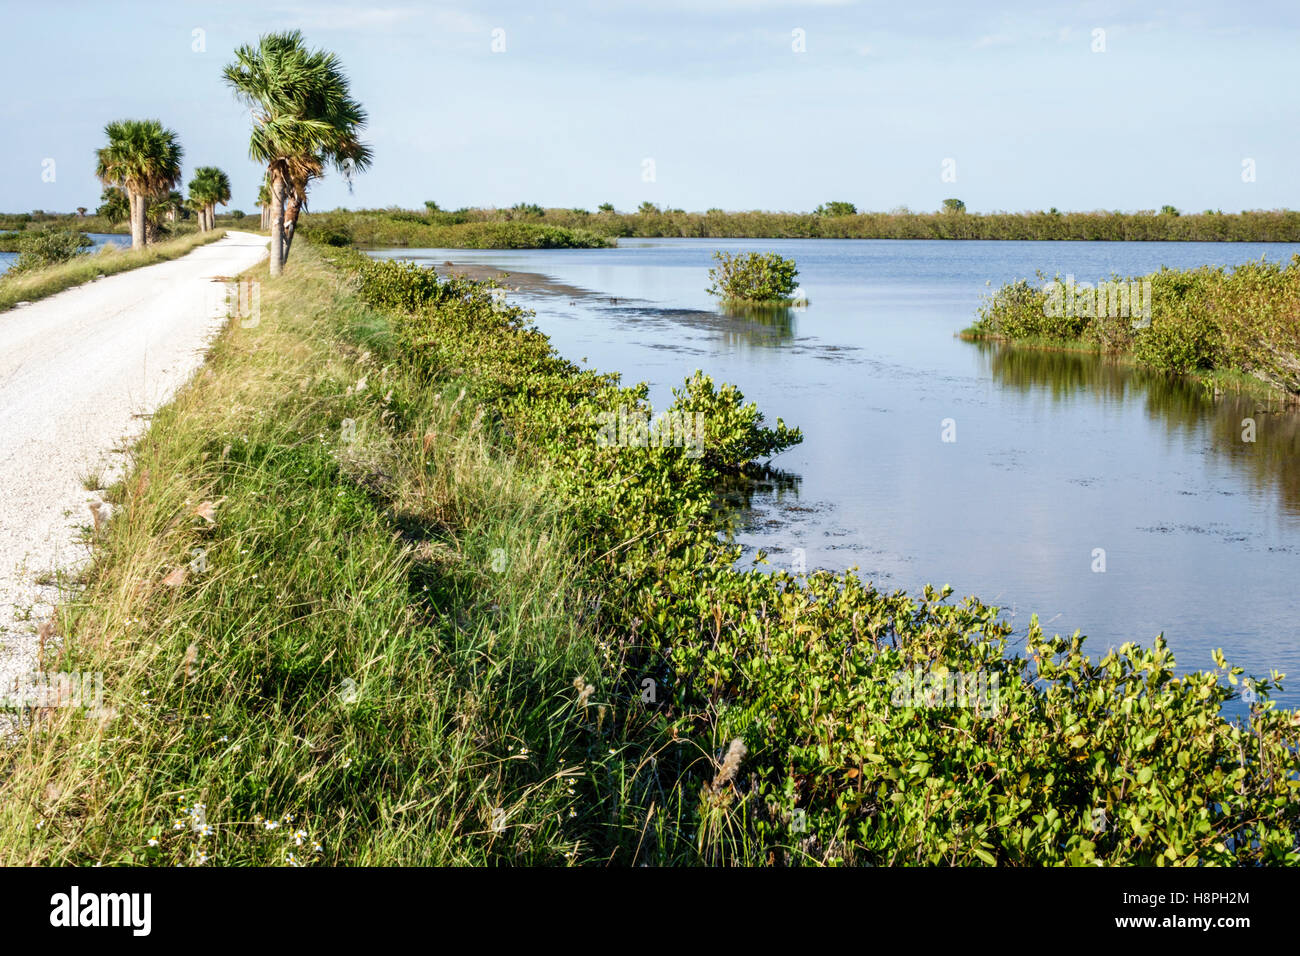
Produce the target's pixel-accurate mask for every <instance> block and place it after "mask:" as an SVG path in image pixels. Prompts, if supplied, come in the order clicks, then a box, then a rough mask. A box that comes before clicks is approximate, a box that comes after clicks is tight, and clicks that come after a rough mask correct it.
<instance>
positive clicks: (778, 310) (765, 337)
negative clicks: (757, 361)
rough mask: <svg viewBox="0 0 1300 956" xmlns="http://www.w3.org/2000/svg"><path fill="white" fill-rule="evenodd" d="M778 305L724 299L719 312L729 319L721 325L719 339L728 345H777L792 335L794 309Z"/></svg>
mask: <svg viewBox="0 0 1300 956" xmlns="http://www.w3.org/2000/svg"><path fill="white" fill-rule="evenodd" d="M796 311H803V309H802V308H801V309H798V310H796V309H793V308H790V307H789V306H781V305H758V304H754V303H746V304H743V305H742V304H740V303H736V302H724V303H722V304H721V305H720V306H719V307H718V312H719V313H720V314H721V315H722V316H723V317H725V318H726V319H730V320H731V321H730V322H728V323H726V324H725V325H724V326H723V330H722V336H721V338H722V340H723V342H724V343H725V344H726V345H728V346H737V345H756V346H760V347H761V346H767V347H779V346H781V345H785V344H787V343H789V342H793V341H794V339H795V312H796Z"/></svg>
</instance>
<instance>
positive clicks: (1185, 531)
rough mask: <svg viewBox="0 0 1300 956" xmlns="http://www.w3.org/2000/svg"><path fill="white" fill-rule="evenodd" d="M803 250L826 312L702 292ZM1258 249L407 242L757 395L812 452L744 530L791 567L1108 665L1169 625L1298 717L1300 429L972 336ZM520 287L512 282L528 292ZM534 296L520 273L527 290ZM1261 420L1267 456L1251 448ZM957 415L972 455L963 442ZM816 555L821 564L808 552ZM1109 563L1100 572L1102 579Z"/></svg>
mask: <svg viewBox="0 0 1300 956" xmlns="http://www.w3.org/2000/svg"><path fill="white" fill-rule="evenodd" d="M718 249H723V250H729V251H732V252H745V251H750V250H755V251H772V252H778V253H780V254H781V255H784V256H787V257H790V258H793V259H795V260H796V262H797V263H798V265H799V271H800V274H799V280H800V283H801V284H802V287H803V289H804V291H805V293H806V294H807V296H808V298H809V299H810V300H811V304H810V306H809V307H808V308H807V309H806V310H804V311H795V312H792V313H789V314H787V315H785V316H783V317H780V318H774V319H769V320H767V321H761V322H760V321H755V320H752V319H745V318H736V317H729V316H725V315H723V314H721V313H720V312H719V310H718V308H717V304H716V302H715V301H714V300H713V299H712V298H711V297H710V296H708V295H707V294H706V293H705V291H704V290H705V288H706V286H707V285H708V280H707V272H708V269H709V266H710V264H711V261H710V257H711V255H712V253H713V251H714V250H718ZM1297 252H1300V246H1293V245H1278V244H1258V245H1256V244H1241V243H1105V242H1095V243H1093V242H942V241H869V240H860V241H838V240H692V239H656V240H622V241H621V242H620V246H619V248H617V249H608V250H527V251H516V250H508V251H498V250H465V249H438V250H416V249H403V250H389V251H386V252H378V253H375V254H376V255H381V256H393V257H396V258H403V259H411V260H414V261H419V262H424V263H427V264H431V265H437V266H442V263H443V262H444V260H451V261H452V262H454V263H455V264H456V265H457V266H465V265H472V264H479V265H492V266H497V267H500V268H502V269H504V270H507V271H509V272H512V273H514V274H516V275H517V276H518V275H519V274H523V273H535V274H540V275H542V276H545V277H546V278H547V280H549V281H550V282H551V283H553V284H551V285H546V284H545V283H543V284H537V283H532V284H529V285H528V288H529V291H525V292H523V293H520V294H518V295H517V296H516V298H517V299H518V300H519V301H520V302H521V304H524V305H527V306H528V307H530V308H533V309H535V310H536V312H537V324H538V326H539V327H540V328H541V329H542V330H543V331H544V332H546V333H547V334H548V335H549V336H550V338H551V340H552V342H553V343H554V345H555V347H556V348H557V349H558V350H559V352H560V353H561V354H563V355H565V356H566V357H568V358H570V359H573V360H575V361H578V360H583V359H585V360H586V361H588V362H589V363H590V364H591V365H593V366H595V367H597V368H599V369H601V370H607V371H620V372H622V373H623V375H624V379H625V381H628V382H632V381H638V380H643V381H646V382H648V383H650V385H651V386H652V387H651V395H652V399H653V401H654V403H655V406H656V408H662V407H665V406H666V405H667V404H668V401H669V398H670V389H671V387H672V386H674V385H680V384H681V382H682V380H683V379H684V378H686V377H687V376H688V375H690V374H691V373H692V372H693V371H694V370H695V369H697V368H698V369H704V370H705V371H706V372H708V373H709V374H711V375H712V376H713V377H714V379H715V380H717V381H728V382H732V383H734V384H736V385H737V386H739V388H740V389H741V390H742V391H743V392H744V394H745V396H746V398H747V399H750V400H753V401H756V402H757V403H758V405H759V407H760V408H761V409H762V410H763V411H764V412H765V413H766V414H767V416H768V418H769V419H770V420H775V418H776V417H777V416H780V417H782V418H784V419H785V421H786V422H787V423H788V424H791V425H799V426H800V427H802V429H803V432H804V441H803V444H801V445H799V446H796V447H795V448H793V449H791V450H790V451H788V452H786V453H785V454H783V455H781V456H779V457H778V458H777V459H776V460H775V461H774V462H773V465H774V466H775V467H777V468H779V469H780V470H781V471H782V472H783V473H784V474H783V475H782V476H780V479H779V480H775V481H773V482H772V483H771V485H770V486H769V487H766V488H764V489H761V490H759V492H758V493H757V494H756V495H755V496H754V500H753V502H752V506H751V508H750V509H749V510H748V511H747V512H746V513H745V514H744V522H743V526H742V528H741V530H740V533H739V535H738V538H739V540H740V542H741V543H742V544H744V545H745V546H746V548H747V549H749V551H750V552H752V551H753V549H756V548H762V549H763V550H765V551H767V552H768V553H769V560H770V561H771V562H772V564H773V565H775V566H781V567H785V568H787V569H790V568H792V566H796V563H797V561H798V560H799V558H800V555H801V554H802V557H803V560H804V561H805V562H806V566H807V568H808V569H809V570H811V569H813V568H819V567H822V568H830V569H834V570H842V569H844V568H847V567H850V566H857V567H858V568H859V569H860V573H861V574H862V575H863V576H864V577H865V578H868V579H870V580H872V581H874V582H875V583H876V584H877V585H878V586H879V587H881V588H883V589H886V590H892V589H894V588H903V589H906V590H909V591H916V590H918V589H919V588H920V587H921V586H922V585H924V584H926V583H933V584H935V585H941V584H944V583H948V584H951V585H952V586H953V587H954V588H955V589H956V594H957V596H961V595H966V594H975V595H978V596H979V597H981V598H982V599H984V600H985V601H987V602H989V603H992V604H997V605H999V606H1001V607H1003V608H1004V609H1005V613H1006V615H1007V616H1008V618H1010V619H1011V620H1012V621H1013V623H1015V624H1016V626H1017V628H1018V630H1019V631H1020V633H1021V634H1023V628H1024V626H1025V625H1027V624H1028V620H1029V615H1030V613H1032V612H1037V613H1038V615H1039V618H1040V621H1041V622H1042V623H1043V626H1044V629H1045V630H1047V631H1048V632H1049V633H1051V632H1060V633H1063V634H1069V633H1071V632H1073V631H1074V630H1075V629H1079V630H1081V631H1082V632H1083V633H1084V634H1085V635H1088V636H1089V638H1090V641H1089V646H1090V648H1091V649H1092V651H1093V652H1094V653H1100V652H1101V651H1103V650H1104V649H1105V648H1106V647H1108V646H1112V645H1118V644H1121V643H1123V642H1125V641H1130V640H1131V641H1137V642H1140V643H1147V644H1149V643H1150V642H1151V640H1152V639H1153V638H1154V637H1155V636H1156V635H1157V634H1159V633H1161V632H1164V633H1165V635H1166V636H1167V638H1168V639H1169V642H1170V644H1171V646H1172V647H1173V648H1174V650H1175V652H1176V653H1177V655H1178V659H1179V663H1180V666H1181V667H1182V669H1184V670H1186V669H1201V668H1205V667H1211V666H1213V665H1212V662H1211V659H1210V652H1211V650H1212V649H1213V648H1216V647H1222V648H1224V650H1225V652H1226V654H1227V656H1228V659H1229V661H1230V662H1231V663H1234V664H1238V665H1240V666H1243V667H1245V668H1246V669H1247V672H1248V673H1254V674H1260V675H1266V674H1267V673H1268V672H1269V671H1270V670H1271V669H1274V668H1276V669H1277V670H1280V671H1283V672H1285V673H1289V674H1290V675H1291V677H1292V680H1291V682H1290V683H1289V685H1288V687H1287V692H1286V693H1285V694H1283V695H1280V697H1279V698H1278V699H1279V700H1280V701H1281V702H1282V703H1283V705H1285V706H1288V707H1295V706H1298V705H1300V628H1298V626H1297V621H1296V608H1297V601H1296V586H1297V582H1298V581H1300V417H1298V416H1297V415H1296V414H1295V413H1293V412H1288V411H1282V410H1279V409H1276V408H1273V409H1270V408H1267V407H1265V406H1264V405H1262V404H1260V403H1257V402H1255V401H1254V400H1245V399H1226V400H1219V401H1217V402H1216V401H1214V400H1213V399H1211V398H1208V397H1206V396H1205V395H1204V394H1203V393H1202V391H1201V390H1200V389H1199V388H1198V387H1197V386H1194V385H1190V384H1187V383H1184V382H1180V381H1174V380H1170V379H1168V378H1166V377H1163V376H1159V375H1153V374H1149V373H1145V372H1143V371H1140V370H1136V369H1133V368H1128V367H1125V366H1122V365H1118V364H1115V363H1113V362H1108V361H1105V360H1103V359H1100V358H1096V357H1092V356H1087V355H1076V354H1063V353H1050V352H1038V351H1028V350H1015V349H1008V348H1005V347H994V346H987V345H977V344H973V343H969V342H964V341H961V340H960V339H958V338H956V337H955V333H956V332H957V331H959V330H960V329H962V328H964V327H966V326H967V325H969V324H970V322H971V321H972V319H973V318H974V317H975V310H976V308H977V307H978V305H979V302H980V298H981V296H982V295H984V294H985V293H987V292H988V291H990V286H989V285H988V283H991V284H992V287H994V288H995V287H997V286H998V285H1000V284H1001V283H1004V282H1009V281H1012V280H1015V279H1017V278H1030V279H1032V278H1033V277H1034V274H1035V272H1036V271H1037V270H1040V269H1041V270H1042V271H1043V272H1044V273H1046V274H1048V275H1051V274H1054V273H1057V272H1059V273H1061V274H1062V275H1065V274H1073V275H1074V276H1075V277H1076V279H1078V280H1088V281H1092V282H1096V281H1098V280H1100V279H1105V278H1108V277H1109V276H1110V275H1111V274H1112V273H1117V274H1119V275H1139V274H1144V273H1147V272H1150V271H1152V270H1154V269H1156V268H1158V267H1159V266H1161V265H1168V266H1171V267H1190V266H1198V265H1203V264H1216V265H1217V264H1226V265H1232V264H1237V263H1242V262H1246V261H1249V260H1251V259H1258V258H1260V257H1261V256H1264V257H1267V258H1268V259H1270V260H1286V259H1289V258H1290V257H1291V256H1292V255H1293V254H1295V253H1297ZM509 281H510V284H516V281H517V280H509ZM518 284H521V285H525V283H518ZM1244 418H1253V419H1254V421H1255V423H1256V429H1257V440H1256V441H1255V442H1253V443H1249V442H1245V441H1243V440H1242V424H1241V423H1242V420H1243V419H1244ZM945 419H952V422H953V425H954V426H955V438H956V440H955V441H952V442H945V441H943V440H942V438H943V435H942V429H943V426H942V423H943V421H944V420H945ZM799 549H801V550H799ZM1096 549H1103V550H1104V560H1105V565H1104V566H1105V571H1104V572H1098V571H1095V570H1094V567H1096V566H1097V565H1098V557H1099V552H1097V551H1096Z"/></svg>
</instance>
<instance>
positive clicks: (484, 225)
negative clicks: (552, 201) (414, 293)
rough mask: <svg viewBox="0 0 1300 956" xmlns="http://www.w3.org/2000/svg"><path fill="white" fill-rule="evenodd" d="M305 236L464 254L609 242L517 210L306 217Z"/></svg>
mask: <svg viewBox="0 0 1300 956" xmlns="http://www.w3.org/2000/svg"><path fill="white" fill-rule="evenodd" d="M302 229H303V232H304V234H310V235H311V236H312V237H313V238H314V239H315V240H317V241H319V242H323V243H324V244H326V245H332V246H342V245H353V244H355V245H358V246H407V247H412V246H414V247H425V248H465V249H570V248H587V249H598V248H603V247H605V246H610V245H613V244H614V243H613V240H611V239H609V238H608V237H606V236H604V235H601V234H599V233H597V232H595V231H593V230H590V229H585V228H573V227H564V226H555V225H549V224H547V223H546V222H545V221H543V217H542V216H541V215H535V214H533V213H532V212H530V211H527V210H521V209H519V208H518V207H516V209H511V210H504V211H502V213H501V214H500V216H499V217H496V218H492V219H471V218H469V217H467V216H466V217H462V216H461V215H460V214H458V213H443V212H434V211H428V212H423V213H421V212H414V211H408V210H376V211H369V210H368V211H364V212H347V211H343V210H336V211H334V212H326V213H307V214H305V215H304V216H303V217H302Z"/></svg>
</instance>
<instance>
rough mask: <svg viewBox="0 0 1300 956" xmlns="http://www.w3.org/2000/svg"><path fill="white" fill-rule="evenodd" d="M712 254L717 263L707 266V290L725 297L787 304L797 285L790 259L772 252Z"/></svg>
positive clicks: (731, 299)
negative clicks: (708, 268) (711, 266)
mask: <svg viewBox="0 0 1300 956" xmlns="http://www.w3.org/2000/svg"><path fill="white" fill-rule="evenodd" d="M713 258H714V259H716V260H717V262H718V264H717V265H716V266H714V267H713V268H712V269H710V270H709V288H708V293H709V295H716V296H719V297H720V298H722V299H723V300H724V301H729V302H764V303H768V302H770V303H776V304H787V303H789V302H790V301H791V295H792V294H793V293H794V291H795V289H796V288H798V285H797V283H796V282H795V276H797V275H798V274H799V270H798V268H797V267H796V266H795V263H794V260H793V259H785V258H783V257H781V256H778V255H777V254H776V253H773V252H765V253H758V252H750V253H747V254H744V255H732V254H731V253H729V252H715V253H714V254H713Z"/></svg>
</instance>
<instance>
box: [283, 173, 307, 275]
mask: <svg viewBox="0 0 1300 956" xmlns="http://www.w3.org/2000/svg"><path fill="white" fill-rule="evenodd" d="M301 211H302V202H301V201H300V200H299V199H298V193H297V190H294V191H293V192H291V193H290V194H289V196H287V197H286V198H285V201H284V226H285V228H284V253H283V255H284V261H285V262H288V261H289V247H290V246H292V245H293V234H294V230H296V229H297V228H298V213H299V212H301Z"/></svg>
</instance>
